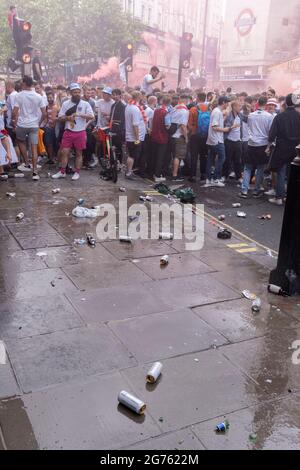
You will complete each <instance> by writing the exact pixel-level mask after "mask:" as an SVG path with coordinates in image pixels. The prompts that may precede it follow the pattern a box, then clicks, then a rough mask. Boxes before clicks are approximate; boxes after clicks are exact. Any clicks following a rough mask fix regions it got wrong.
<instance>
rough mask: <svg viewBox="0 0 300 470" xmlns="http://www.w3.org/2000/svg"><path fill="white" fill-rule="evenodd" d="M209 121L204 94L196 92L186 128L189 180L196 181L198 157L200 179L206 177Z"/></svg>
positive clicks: (202, 179) (203, 179)
mask: <svg viewBox="0 0 300 470" xmlns="http://www.w3.org/2000/svg"><path fill="white" fill-rule="evenodd" d="M209 123H210V111H209V108H208V105H207V104H206V94H205V93H198V95H197V105H196V106H194V107H192V108H191V109H190V111H189V122H188V130H189V134H190V150H191V166H190V178H189V180H190V182H191V183H194V182H195V181H196V175H197V165H198V157H199V158H200V177H201V181H205V178H206V176H205V175H206V159H207V145H206V142H207V137H208V130H209Z"/></svg>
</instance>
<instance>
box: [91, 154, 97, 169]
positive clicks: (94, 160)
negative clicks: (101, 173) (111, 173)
mask: <svg viewBox="0 0 300 470" xmlns="http://www.w3.org/2000/svg"><path fill="white" fill-rule="evenodd" d="M97 165H98V160H97V158H96V157H94V156H92V159H91V161H90V163H89V167H90V168H95V166H97Z"/></svg>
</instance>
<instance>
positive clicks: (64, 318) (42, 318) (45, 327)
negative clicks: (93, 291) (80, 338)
mask: <svg viewBox="0 0 300 470" xmlns="http://www.w3.org/2000/svg"><path fill="white" fill-rule="evenodd" d="M79 326H83V321H82V320H81V318H80V317H79V315H78V313H77V312H76V310H75V309H74V308H73V307H72V305H71V303H70V302H69V301H68V300H67V299H66V297H65V296H64V295H56V296H54V297H52V296H51V297H35V298H34V302H33V301H32V299H29V300H27V299H23V300H19V301H11V302H6V304H2V305H1V306H0V337H2V338H25V337H28V336H36V335H42V334H46V333H52V332H54V331H60V330H68V329H71V328H77V327H79Z"/></svg>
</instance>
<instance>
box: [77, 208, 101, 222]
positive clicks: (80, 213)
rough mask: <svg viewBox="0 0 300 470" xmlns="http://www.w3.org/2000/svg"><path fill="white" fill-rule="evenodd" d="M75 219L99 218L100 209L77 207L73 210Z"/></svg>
mask: <svg viewBox="0 0 300 470" xmlns="http://www.w3.org/2000/svg"><path fill="white" fill-rule="evenodd" d="M72 215H74V217H81V218H89V219H95V218H96V217H99V209H88V208H87V207H82V206H77V207H75V208H74V209H73V210H72Z"/></svg>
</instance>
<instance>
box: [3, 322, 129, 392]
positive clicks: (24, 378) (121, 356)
mask: <svg viewBox="0 0 300 470" xmlns="http://www.w3.org/2000/svg"><path fill="white" fill-rule="evenodd" d="M6 343H7V348H8V351H9V355H10V358H11V362H12V365H13V368H14V370H15V373H16V375H17V377H18V379H19V381H20V383H21V386H22V389H23V391H24V392H26V393H27V392H30V391H32V390H36V389H41V388H43V387H47V386H49V385H52V384H58V383H62V382H68V381H70V380H72V379H80V378H83V377H88V376H90V375H95V374H100V373H104V372H108V371H110V370H113V369H120V368H123V367H124V368H125V367H130V366H133V365H135V364H136V361H135V359H134V358H133V357H132V355H131V353H130V352H129V351H128V350H126V349H125V347H124V346H123V345H122V344H121V343H120V342H119V341H118V340H117V339H116V338H115V337H114V335H113V334H112V333H111V331H110V330H109V329H108V327H106V326H105V325H103V326H95V325H94V326H93V327H83V328H75V329H72V330H68V331H59V332H55V333H51V334H47V335H40V336H34V337H32V338H22V339H17V340H16V339H14V340H12V339H9V340H7V341H6Z"/></svg>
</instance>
